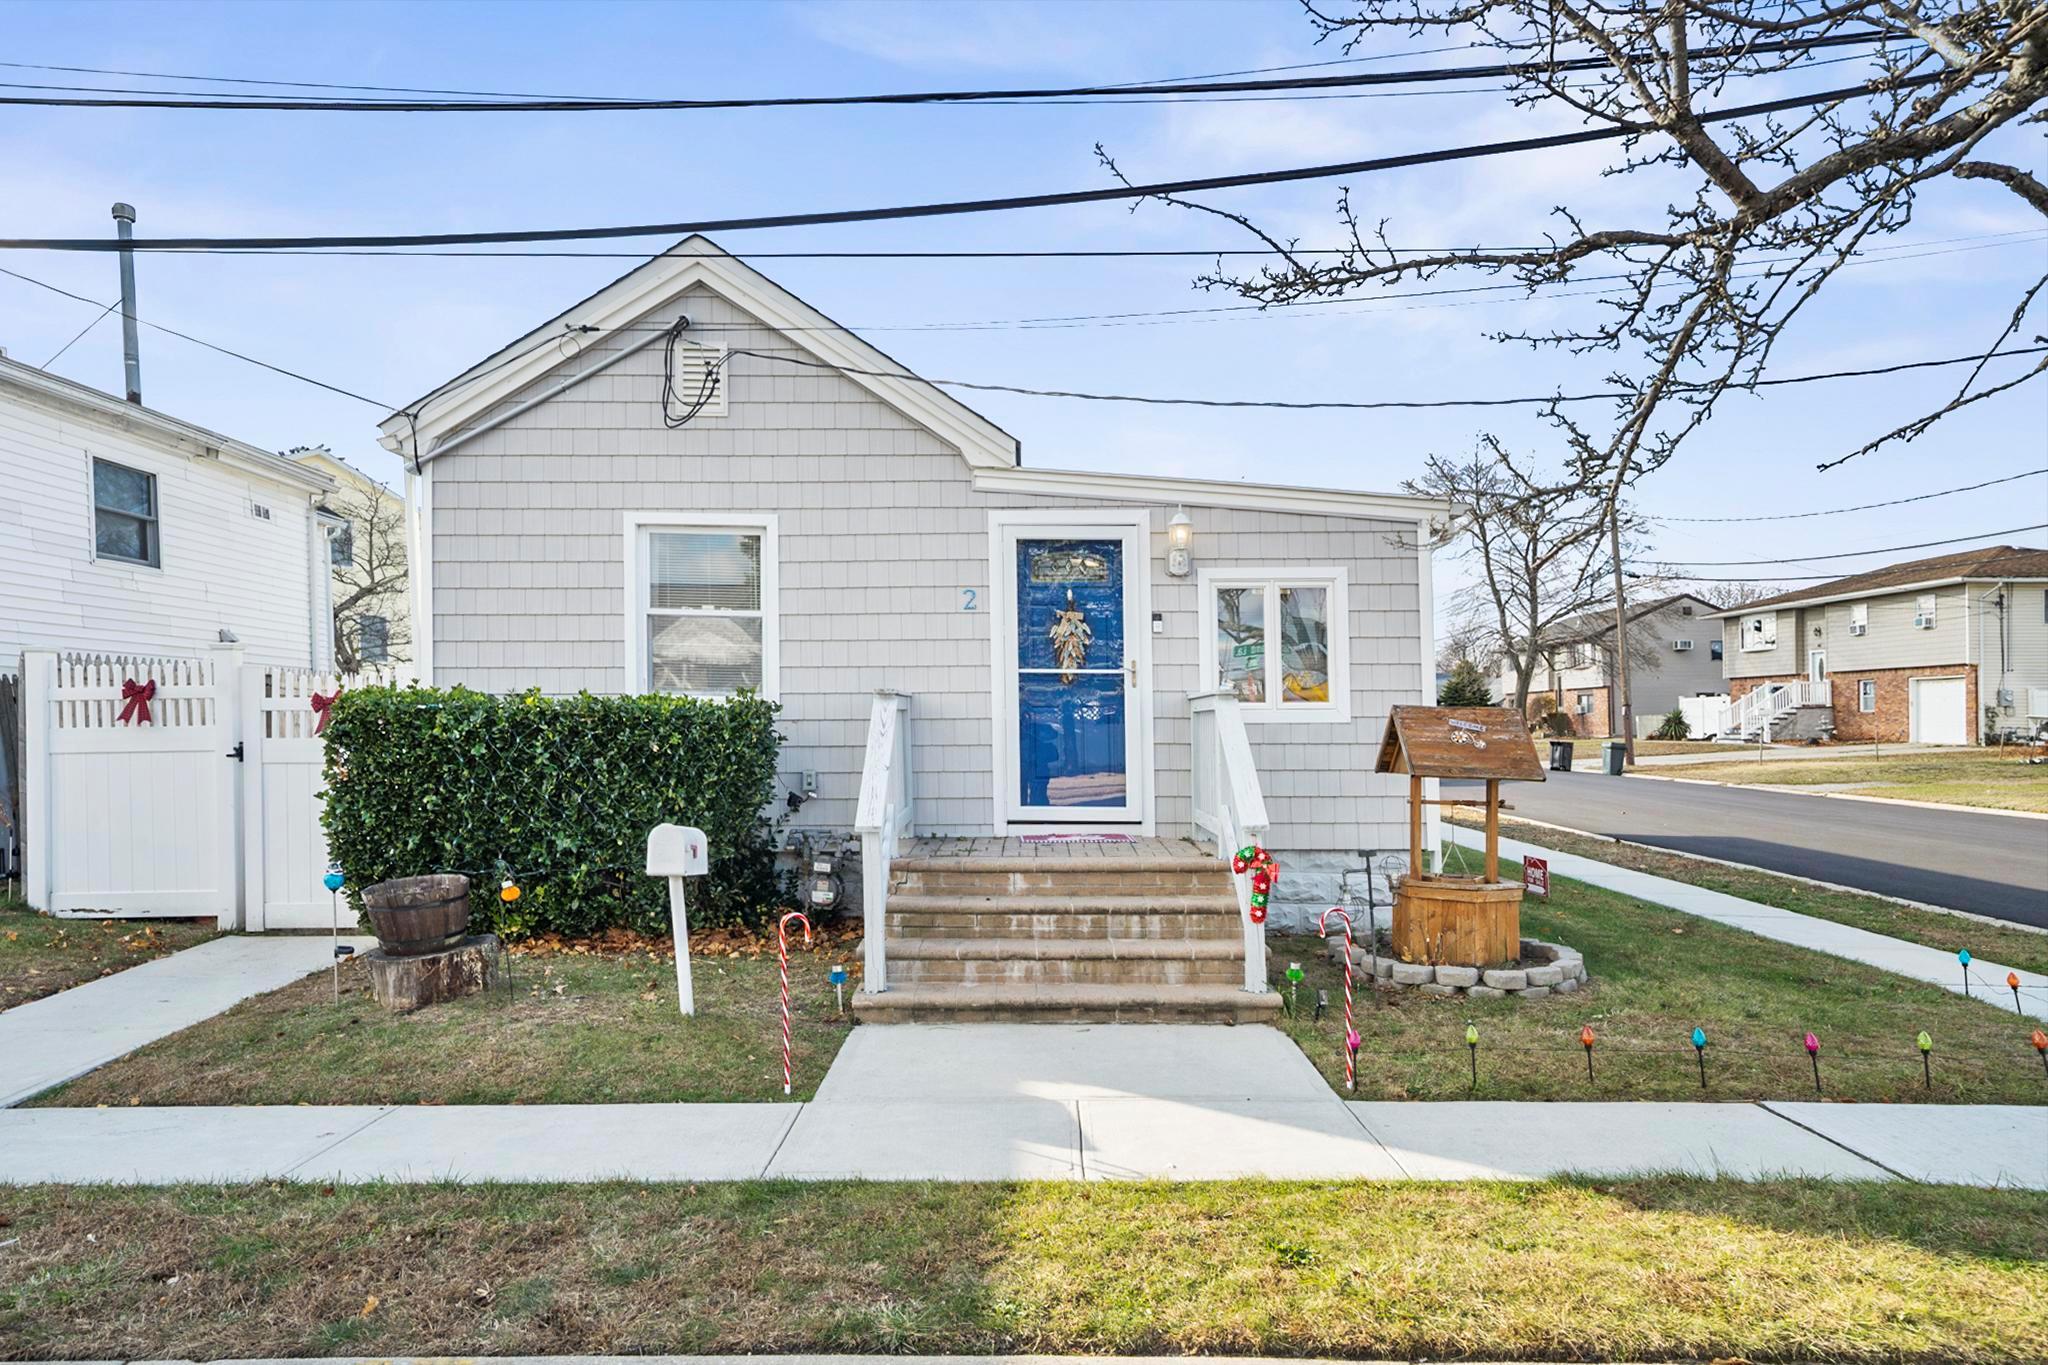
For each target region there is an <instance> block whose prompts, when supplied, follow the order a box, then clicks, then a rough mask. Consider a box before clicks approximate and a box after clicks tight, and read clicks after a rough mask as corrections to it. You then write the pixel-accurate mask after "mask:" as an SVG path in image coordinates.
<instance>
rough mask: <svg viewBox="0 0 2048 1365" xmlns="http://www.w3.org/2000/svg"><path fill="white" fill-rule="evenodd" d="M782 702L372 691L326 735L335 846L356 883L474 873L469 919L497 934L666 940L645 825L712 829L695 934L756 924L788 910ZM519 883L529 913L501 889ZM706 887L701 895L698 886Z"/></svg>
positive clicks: (696, 895)
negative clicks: (779, 863) (779, 864)
mask: <svg viewBox="0 0 2048 1365" xmlns="http://www.w3.org/2000/svg"><path fill="white" fill-rule="evenodd" d="M776 710H777V707H776V706H775V705H774V704H773V703H771V702H766V701H762V700H761V699H759V698H758V697H752V696H748V695H744V694H743V695H741V696H739V697H737V698H734V699H733V700H731V701H726V702H714V701H700V700H697V699H695V698H690V697H593V696H589V695H587V694H586V695H583V696H577V697H563V698H551V697H543V696H541V695H539V694H538V693H537V692H529V693H525V694H523V695H520V696H513V697H493V696H486V695H484V694H482V693H479V692H471V691H468V690H467V689H464V688H459V687H458V688H455V689H453V690H449V691H441V690H437V689H432V688H422V687H408V688H402V689H401V688H390V687H369V688H362V689H359V690H352V691H349V692H346V693H344V694H343V695H342V697H341V700H340V701H339V702H338V703H336V705H335V707H334V710H333V712H332V713H331V717H330V720H329V723H328V726H327V762H326V778H327V801H326V811H325V813H324V815H323V816H322V819H323V821H324V822H325V824H326V826H327V842H328V848H329V850H330V851H331V853H332V856H333V857H334V859H335V861H336V862H338V863H339V864H340V865H341V869H342V871H343V873H344V874H345V875H346V876H347V877H348V885H349V887H350V888H351V894H353V889H354V888H357V887H362V886H367V885H369V884H371V883H373V882H378V881H382V880H384V879H385V878H387V877H402V876H412V875H416V874H420V873H428V872H463V873H467V874H468V875H469V877H470V879H471V881H472V883H473V890H474V892H475V896H474V911H473V915H474V922H476V923H478V925H479V927H480V928H484V929H489V930H493V931H496V932H498V933H502V934H508V935H512V936H520V935H526V934H536V933H546V932H550V931H552V932H556V933H562V934H586V933H591V932H593V931H596V930H600V929H606V928H610V927H613V926H623V927H626V928H633V929H640V930H644V931H648V932H665V931H666V929H667V927H668V891H667V885H666V883H665V882H662V881H659V880H657V879H655V878H652V877H649V876H647V875H646V873H645V871H644V870H643V869H644V868H645V866H646V855H647V832H648V831H649V830H651V829H652V828H654V826H656V825H658V824H661V823H663V822H665V821H673V822H674V823H676V824H684V825H695V826H697V827H698V828H700V829H702V830H703V831H704V833H705V835H706V837H707V842H708V843H709V844H710V846H711V848H710V851H711V875H710V876H709V877H708V878H705V879H702V880H701V881H695V880H693V882H692V883H691V896H690V920H691V923H692V924H696V925H705V926H715V925H725V924H735V923H745V924H758V923H760V922H762V921H763V920H764V919H765V918H766V917H767V913H768V911H769V910H770V909H771V908H772V907H773V905H774V904H775V901H776V887H775V873H774V854H773V843H772V829H771V827H770V826H769V824H768V823H767V821H766V819H765V818H764V811H765V809H766V807H767V806H768V803H769V801H770V799H771V798H772V797H773V795H774V789H775V758H776V750H777V747H778V745H779V743H780V737H779V736H778V735H777V734H776V732H775V712H776ZM507 874H509V875H511V876H512V877H513V878H514V879H515V880H516V881H517V883H518V884H519V887H520V891H521V896H520V898H519V900H518V901H517V902H514V903H510V904H508V903H506V902H504V901H502V900H501V899H500V898H499V896H498V889H499V884H500V880H501V879H502V877H503V876H505V875H507ZM700 888H701V889H700Z"/></svg>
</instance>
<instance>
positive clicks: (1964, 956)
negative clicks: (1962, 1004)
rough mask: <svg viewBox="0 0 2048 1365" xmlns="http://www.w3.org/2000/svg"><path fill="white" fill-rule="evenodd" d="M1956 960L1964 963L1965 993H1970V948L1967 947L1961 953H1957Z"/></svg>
mask: <svg viewBox="0 0 2048 1365" xmlns="http://www.w3.org/2000/svg"><path fill="white" fill-rule="evenodd" d="M1956 961H1958V962H1960V963H1962V964H1963V994H1964V995H1968V994H1969V993H1970V950H1969V949H1968V948H1965V949H1963V950H1962V951H1961V952H1960V953H1957V954H1956Z"/></svg>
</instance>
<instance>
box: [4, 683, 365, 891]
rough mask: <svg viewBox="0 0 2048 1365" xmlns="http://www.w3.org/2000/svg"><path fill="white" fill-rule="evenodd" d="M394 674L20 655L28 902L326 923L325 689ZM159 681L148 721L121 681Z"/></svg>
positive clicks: (327, 692)
mask: <svg viewBox="0 0 2048 1365" xmlns="http://www.w3.org/2000/svg"><path fill="white" fill-rule="evenodd" d="M392 681H396V678H395V677H391V676H381V675H380V676H364V677H360V678H356V677H345V678H341V677H336V676H335V675H332V674H326V673H315V672H312V671H310V670H307V669H300V668H281V667H275V666H264V665H255V664H246V665H245V664H243V663H241V661H240V654H239V651H238V650H234V649H231V648H223V649H220V650H217V651H210V652H209V654H208V655H207V656H205V657H196V658H136V657H126V656H123V657H114V656H106V655H73V654H66V655H57V654H54V653H51V652H48V651H37V650H31V651H28V652H26V653H25V654H24V655H23V658H22V684H23V702H22V720H23V728H24V730H25V731H26V736H25V738H26V745H25V748H26V750H27V762H26V764H25V772H24V774H23V776H24V784H23V802H22V804H23V808H24V811H23V813H24V816H25V820H24V824H25V833H26V836H27V837H26V855H27V869H26V870H27V874H28V876H27V888H28V896H29V904H31V905H33V906H36V907H37V908H40V909H46V910H49V911H50V912H51V913H53V914H58V915H120V916H189V915H199V916H205V915H213V916H217V917H218V918H219V919H220V921H221V924H222V927H223V928H241V929H248V930H252V931H260V930H264V929H301V928H323V929H324V928H326V927H327V924H328V920H329V917H330V915H331V913H332V906H331V902H330V897H329V895H328V893H327V891H326V889H325V888H324V887H323V886H322V885H321V882H320V879H321V876H322V874H323V873H325V871H326V870H327V836H326V831H325V830H324V828H323V827H322V826H321V823H320V809H321V803H320V792H321V763H322V760H323V757H324V753H323V750H324V747H325V741H324V740H322V739H320V738H319V737H317V736H316V735H315V733H314V731H315V729H316V728H317V725H318V717H317V715H316V714H315V712H314V709H313V697H314V695H315V694H316V693H317V694H321V695H324V696H330V697H331V696H333V695H334V694H335V692H336V691H337V689H339V688H346V687H357V686H369V685H374V684H378V683H388V682H392ZM131 682H132V683H134V684H135V685H136V686H138V687H142V686H146V685H147V684H149V683H151V682H153V683H155V684H156V689H155V696H154V697H153V698H151V700H150V702H149V712H150V719H149V722H148V723H147V724H144V723H142V722H141V719H140V715H139V713H137V714H134V715H132V716H131V717H130V719H129V720H128V721H125V722H124V721H123V720H122V719H121V713H122V710H123V705H124V703H123V699H122V691H123V688H122V685H123V684H124V683H131Z"/></svg>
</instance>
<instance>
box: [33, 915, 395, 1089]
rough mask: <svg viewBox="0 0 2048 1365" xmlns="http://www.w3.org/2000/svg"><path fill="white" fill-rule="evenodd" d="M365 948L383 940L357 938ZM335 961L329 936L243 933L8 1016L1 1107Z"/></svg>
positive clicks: (61, 993) (359, 946)
mask: <svg viewBox="0 0 2048 1365" xmlns="http://www.w3.org/2000/svg"><path fill="white" fill-rule="evenodd" d="M343 942H345V943H353V944H355V945H356V948H357V951H359V952H360V951H363V950H365V949H367V948H369V947H371V946H374V944H375V940H373V939H359V938H348V939H344V940H343ZM333 960H334V958H333V954H332V943H331V940H330V939H329V938H328V937H327V936H326V935H320V936H318V937H314V936H309V935H296V934H294V935H270V936H258V935H239V936H231V937H228V938H216V939H210V940H208V941H207V942H205V943H202V944H200V945H198V946H197V947H194V948H187V949H185V950H184V951H183V952H177V953H172V954H171V955H170V956H169V957H160V958H158V959H156V960H155V961H154V962H145V963H143V964H142V965H141V966H139V967H130V968H128V969H127V970H126V971H122V972H116V973H115V974H114V975H112V976H104V977H101V978H100V979H99V980H97V981H89V982H87V983H86V984H84V985H82V986H73V987H72V988H71V989H70V990H67V991H58V992H57V993H56V994H55V995H46V996H44V997H43V998H42V999H40V1000H31V1001H29V1002H28V1003H27V1004H25V1005H16V1006H15V1007H14V1008H13V1009H11V1010H8V1011H6V1012H5V1013H0V1108H5V1107H7V1106H9V1105H16V1104H20V1103H21V1102H22V1101H23V1100H25V1099H28V1098H29V1097H30V1096H33V1095H39V1094H41V1093H42V1092H43V1091H45V1090H48V1089H49V1088H50V1087H51V1086H54V1085H62V1084H63V1083H64V1082H66V1081H68V1080H71V1079H73V1078H74V1077H78V1076H82V1075H84V1074H85V1073H86V1072H88V1071H91V1070H92V1069H93V1068H94V1067H99V1066H105V1065H106V1064H107V1063H108V1062H111V1061H113V1060H114V1059H115V1058H116V1057H124V1056H126V1055H127V1054H128V1053H131V1052H133V1051H135V1049H136V1048H139V1047H141V1046H143V1045H144V1044H145V1043H153V1042H155V1041H156V1040H157V1039H159V1038H163V1037H167V1036H168V1035H170V1034H173V1033H176V1032H177V1031H178V1030H179V1029H184V1028H190V1027H191V1026H192V1025H194V1024H196V1023H198V1022H199V1021H200V1020H202V1019H211V1018H212V1017H213V1016H214V1015H216V1014H219V1013H220V1012H221V1011H222V1010H225V1009H228V1008H230V1007H231V1006H233V1005H236V1004H238V1003H240V1002H241V1001H244V1000H247V999H248V998H249V997H250V996H252V995H261V994H263V993H264V992H265V991H274V990H276V989H277V988H278V987H280V986H288V985H290V984H291V983H292V982H294V981H296V980H298V979H299V978H300V977H302V976H305V975H307V974H308V973H310V972H316V971H319V970H320V969H321V968H323V967H325V966H327V965H328V964H329V963H330V962H332V961H333Z"/></svg>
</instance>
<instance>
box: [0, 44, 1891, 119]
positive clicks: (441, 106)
mask: <svg viewBox="0 0 2048 1365" xmlns="http://www.w3.org/2000/svg"><path fill="white" fill-rule="evenodd" d="M1887 41H1910V39H1907V38H1906V37H1905V35H1902V34H1891V33H1884V32H1876V33H1871V32H1859V33H1836V34H1824V35H1821V36H1818V37H1812V38H1783V39H1771V40H1767V41H1763V42H1757V43H1743V44H1723V45H1717V46H1710V47H1701V48H1695V49H1693V51H1692V54H1691V55H1692V57H1693V58H1694V59H1695V60H1714V59H1718V58H1721V57H1748V56H1765V55H1771V54H1774V53H1782V52H1807V51H1812V50H1814V49H1817V48H1829V47H1844V46H1850V45H1866V44H1871V43H1883V42H1887ZM1612 66H1613V63H1612V62H1610V61H1609V60H1608V59H1607V58H1606V57H1605V56H1589V57H1567V58H1563V59H1560V60H1551V61H1543V62H1494V63H1488V64H1485V65H1480V66H1444V67H1417V68H1410V69H1407V70H1401V71H1356V72H1351V73H1348V74H1345V75H1336V76H1258V77H1253V78H1251V79H1245V80H1193V81H1152V82H1145V83H1143V84H1119V85H1073V86H1058V87H1051V88H1036V89H1033V88H1019V89H998V90H919V91H897V92H891V93H885V94H872V95H766V96H760V95H756V96H738V97H730V98H717V99H510V100H507V99H435V100H417V99H382V98H379V99H308V98H303V97H292V98H283V99H280V98H273V97H269V96H255V97H243V96H234V97H225V96H220V95H214V94H211V93H203V92H202V93H201V94H199V95H198V96H197V97H178V98H145V97H140V96H128V95H124V96H121V97H119V98H111V99H101V98H81V97H54V96H40V95H34V96H24V95H7V96H0V105H40V106H54V107H65V108H96V109H107V108H112V109H260V110H265V111H269V112H310V111H323V112H340V113H465V114H479V113H593V112H600V111H604V112H611V111H653V110H668V111H681V110H709V109H789V108H819V107H843V106H848V105H918V104H979V103H988V102H993V101H1020V100H1021V101H1029V102H1032V103H1038V102H1041V101H1067V100H1076V99H1086V98H1110V99H1119V100H1128V99H1144V100H1150V99H1156V98H1158V97H1161V96H1178V95H1206V94H1225V93H1228V94H1245V93H1255V92H1266V91H1279V90H1288V91H1292V90H1332V89H1337V90H1349V89H1355V88H1359V87H1365V86H1381V85H1414V84H1428V83H1438V82H1446V81H1463V80H1513V79H1517V78H1521V77H1527V76H1530V75H1536V74H1542V75H1546V76H1547V75H1555V74H1558V73H1561V72H1574V71H1601V70H1607V69H1609V68H1611V67H1612Z"/></svg>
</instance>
